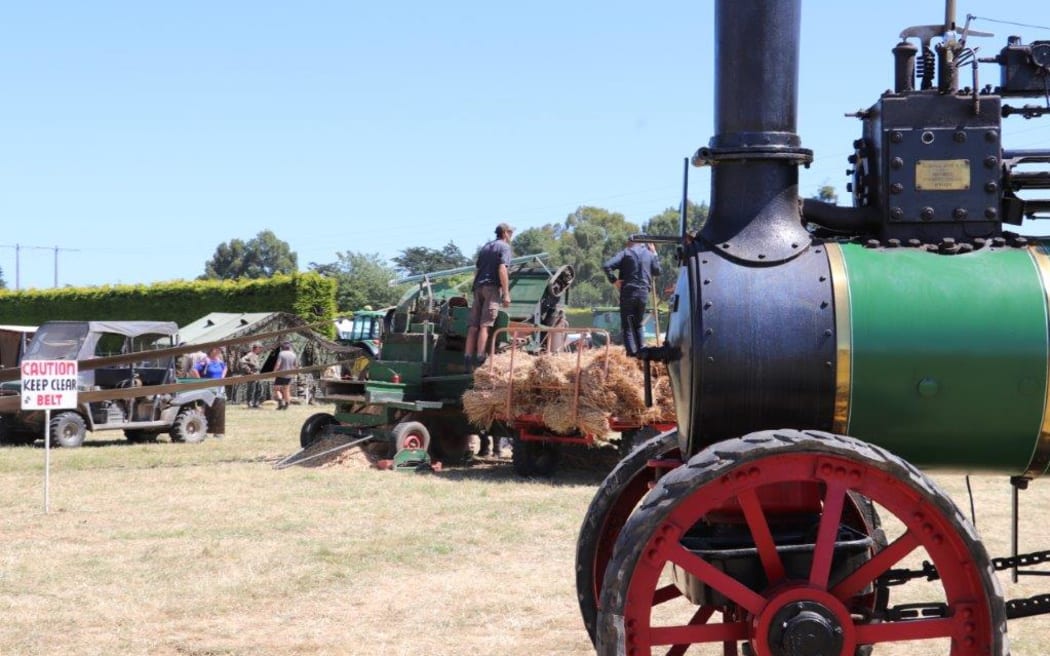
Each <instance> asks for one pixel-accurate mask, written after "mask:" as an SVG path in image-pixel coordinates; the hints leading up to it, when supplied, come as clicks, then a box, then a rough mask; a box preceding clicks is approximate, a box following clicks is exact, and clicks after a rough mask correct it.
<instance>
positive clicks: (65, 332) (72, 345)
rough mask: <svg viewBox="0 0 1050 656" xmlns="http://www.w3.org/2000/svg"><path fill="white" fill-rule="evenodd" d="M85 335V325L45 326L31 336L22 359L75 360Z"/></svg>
mask: <svg viewBox="0 0 1050 656" xmlns="http://www.w3.org/2000/svg"><path fill="white" fill-rule="evenodd" d="M87 334H88V326H87V324H86V323H69V324H52V325H46V327H41V329H40V330H38V331H37V333H36V335H34V336H33V340H32V341H31V342H29V348H27V349H26V354H25V357H24V358H23V359H27V360H76V359H77V354H78V353H80V348H81V346H82V345H83V344H84V339H85V338H86V337H87Z"/></svg>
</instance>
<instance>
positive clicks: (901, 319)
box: [836, 244, 1048, 472]
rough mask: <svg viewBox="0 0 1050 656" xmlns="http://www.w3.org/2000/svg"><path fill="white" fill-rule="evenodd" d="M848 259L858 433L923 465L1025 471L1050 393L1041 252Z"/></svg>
mask: <svg viewBox="0 0 1050 656" xmlns="http://www.w3.org/2000/svg"><path fill="white" fill-rule="evenodd" d="M842 251H843V255H844V259H845V265H846V272H847V278H848V281H849V297H850V323H851V344H850V353H851V359H852V368H851V370H852V381H851V386H850V404H849V407H850V412H849V429H848V430H849V433H850V434H851V435H854V436H856V437H859V438H861V439H863V440H867V441H870V442H873V443H875V444H878V445H879V446H882V447H884V448H886V449H889V450H890V451H892V452H894V453H896V454H898V455H900V456H902V457H904V458H905V459H907V460H909V461H911V462H914V463H916V464H921V465H937V466H944V467H961V468H966V469H971V470H984V469H990V470H1007V471H1014V472H1021V471H1023V470H1024V468H1025V467H1026V466H1027V465H1028V462H1029V460H1030V458H1031V456H1032V452H1033V449H1034V447H1035V445H1036V442H1037V440H1038V438H1039V432H1040V427H1041V424H1042V417H1043V407H1044V404H1045V402H1046V386H1047V355H1048V354H1047V312H1046V302H1045V298H1046V293H1045V291H1044V289H1043V285H1042V282H1041V277H1040V273H1039V270H1038V268H1037V266H1036V264H1035V262H1034V260H1033V258H1032V255H1031V254H1030V253H1029V252H1028V251H1027V250H1025V249H992V248H985V249H981V250H978V251H975V252H972V253H967V254H960V255H950V256H948V255H938V254H935V253H929V252H924V251H919V250H915V249H896V250H894V249H885V250H871V249H865V248H863V247H860V246H858V245H853V244H846V245H843V247H842ZM840 282H841V281H836V284H840Z"/></svg>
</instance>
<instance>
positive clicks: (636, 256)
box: [602, 240, 660, 357]
mask: <svg viewBox="0 0 1050 656" xmlns="http://www.w3.org/2000/svg"><path fill="white" fill-rule="evenodd" d="M614 270H615V271H618V272H619V274H620V275H619V277H617V276H616V274H614V273H613V271H614ZM602 271H604V272H605V276H606V277H607V278H608V279H609V282H611V283H613V284H614V285H616V287H617V288H618V289H619V290H620V328H621V329H622V330H623V345H624V348H625V349H627V355H630V356H632V357H633V356H635V355H637V354H638V349H640V348H641V347H642V320H643V319H644V318H645V305H646V302H647V301H648V300H649V292H650V291H651V290H652V288H653V277H654V276H658V275H660V259H659V258H658V257H657V256H656V248H655V247H654V246H653V245H652V244H639V243H635V242H633V241H631V240H627V248H625V249H623V250H622V251H620V252H619V253H617V254H616V255H613V256H612V257H611V258H609V259H608V260H606V262H605V264H603V265H602Z"/></svg>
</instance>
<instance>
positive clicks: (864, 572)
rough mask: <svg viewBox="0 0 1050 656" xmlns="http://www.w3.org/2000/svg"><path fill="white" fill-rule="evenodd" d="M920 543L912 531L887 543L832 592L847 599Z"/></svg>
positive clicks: (840, 597) (842, 598)
mask: <svg viewBox="0 0 1050 656" xmlns="http://www.w3.org/2000/svg"><path fill="white" fill-rule="evenodd" d="M918 545H919V541H918V539H916V538H915V536H914V535H913V534H912V532H911V531H908V532H906V533H905V534H904V535H902V536H900V537H899V538H897V539H896V540H894V541H893V542H892V543H891V544H889V545H887V546H886V547H885V548H884V549H882V551H880V552H879V553H877V554H875V555H874V556H873V557H872V558H871V560H868V561H867V562H865V563H864V564H863V565H861V566H860V567H858V568H857V570H856V571H855V572H853V573H852V574H850V575H849V576H847V577H846V578H845V579H843V580H842V582H840V583H839V584H838V585H836V586H835V587H834V589H832V591H831V594H833V595H835V596H836V597H838V598H839V599H841V600H843V601H845V600H846V599H848V598H849V597H852V596H853V595H855V594H857V593H858V592H860V591H861V590H863V589H864V588H865V587H866V586H867V585H868V584H869V583H871V582H872V581H874V580H875V579H877V578H878V577H879V575H880V574H882V573H883V572H885V571H886V570H888V569H889V568H891V567H893V566H894V565H896V564H897V563H898V562H899V561H900V560H901V559H902V558H904V557H905V556H907V555H908V554H910V553H911V552H912V551H914V550H915V547H917V546H918Z"/></svg>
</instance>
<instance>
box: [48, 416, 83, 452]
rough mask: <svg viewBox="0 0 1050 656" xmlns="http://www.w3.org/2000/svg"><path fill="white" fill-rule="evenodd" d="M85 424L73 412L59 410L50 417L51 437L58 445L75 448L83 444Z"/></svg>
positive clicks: (81, 418)
mask: <svg viewBox="0 0 1050 656" xmlns="http://www.w3.org/2000/svg"><path fill="white" fill-rule="evenodd" d="M86 436H87V424H86V423H85V422H84V418H83V417H81V416H80V415H78V414H77V413H75V412H60V413H58V414H57V415H55V416H54V417H52V418H51V438H52V440H53V441H54V442H55V443H57V444H58V445H59V446H63V447H65V448H67V449H75V448H77V447H79V446H82V445H83V444H84V438H85V437H86Z"/></svg>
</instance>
